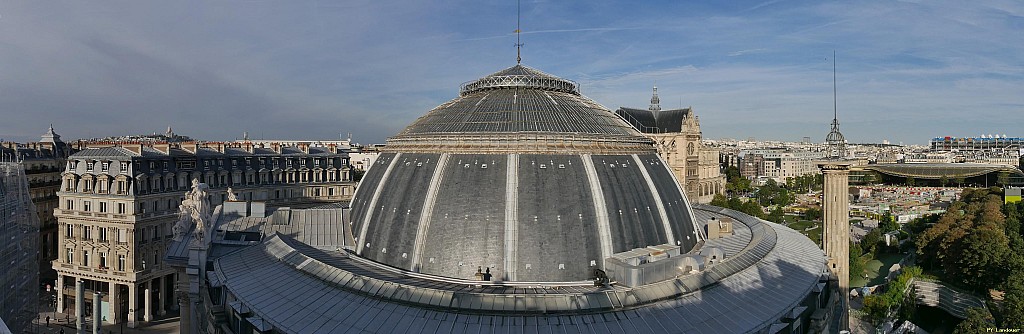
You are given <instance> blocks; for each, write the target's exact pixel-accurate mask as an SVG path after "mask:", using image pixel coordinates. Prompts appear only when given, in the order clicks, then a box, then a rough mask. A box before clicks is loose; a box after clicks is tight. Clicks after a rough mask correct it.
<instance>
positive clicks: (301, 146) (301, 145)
mask: <svg viewBox="0 0 1024 334" xmlns="http://www.w3.org/2000/svg"><path fill="white" fill-rule="evenodd" d="M297 146H298V147H299V150H300V151H302V153H305V154H309V143H298V144H297Z"/></svg>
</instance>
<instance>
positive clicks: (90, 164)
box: [85, 161, 96, 172]
mask: <svg viewBox="0 0 1024 334" xmlns="http://www.w3.org/2000/svg"><path fill="white" fill-rule="evenodd" d="M95 165H96V163H95V162H92V161H90V162H87V163H85V170H86V171H88V172H91V171H92V169H93V167H95Z"/></svg>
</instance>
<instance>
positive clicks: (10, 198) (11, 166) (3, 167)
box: [0, 161, 39, 333]
mask: <svg viewBox="0 0 1024 334" xmlns="http://www.w3.org/2000/svg"><path fill="white" fill-rule="evenodd" d="M38 238H39V218H38V217H37V216H36V210H35V206H34V205H33V204H32V198H31V196H30V195H29V191H28V179H27V178H26V177H25V172H24V170H23V168H22V166H21V164H19V163H16V162H3V161H0V259H2V261H3V264H2V265H0V268H2V269H0V332H3V326H5V325H6V327H7V328H8V330H9V331H10V332H12V333H21V332H23V331H25V330H27V329H29V326H30V325H31V323H32V319H33V318H35V317H36V316H37V315H38V313H37V309H38V303H39V287H38V286H37V285H38V282H39V262H38V261H37V257H38V256H39V240H38Z"/></svg>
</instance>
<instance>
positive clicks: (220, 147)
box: [216, 142, 226, 153]
mask: <svg viewBox="0 0 1024 334" xmlns="http://www.w3.org/2000/svg"><path fill="white" fill-rule="evenodd" d="M216 145H217V152H220V153H224V148H225V146H226V145H224V142H217V144H216Z"/></svg>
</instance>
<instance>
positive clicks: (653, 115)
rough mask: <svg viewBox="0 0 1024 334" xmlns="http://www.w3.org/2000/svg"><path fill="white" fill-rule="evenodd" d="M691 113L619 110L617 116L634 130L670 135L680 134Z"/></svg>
mask: <svg viewBox="0 0 1024 334" xmlns="http://www.w3.org/2000/svg"><path fill="white" fill-rule="evenodd" d="M689 113H690V109H689V108H686V109H672V110H658V111H650V110H647V109H635V108H624V107H623V108H619V109H618V110H615V114H617V115H619V116H620V117H622V119H624V120H626V122H629V124H630V125H632V126H633V127H634V128H636V129H637V130H639V131H640V132H643V133H670V132H680V131H683V130H682V126H683V119H684V118H685V117H686V115H687V114H689Z"/></svg>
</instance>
